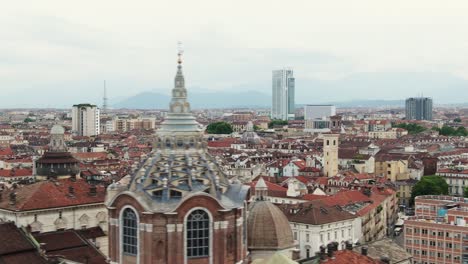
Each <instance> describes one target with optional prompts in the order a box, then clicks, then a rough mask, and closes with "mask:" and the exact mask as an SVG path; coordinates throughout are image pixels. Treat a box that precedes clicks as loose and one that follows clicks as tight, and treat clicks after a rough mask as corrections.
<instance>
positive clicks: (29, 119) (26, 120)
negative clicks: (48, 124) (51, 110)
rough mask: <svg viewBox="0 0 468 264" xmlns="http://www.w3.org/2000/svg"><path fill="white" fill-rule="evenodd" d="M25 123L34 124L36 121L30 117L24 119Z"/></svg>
mask: <svg viewBox="0 0 468 264" xmlns="http://www.w3.org/2000/svg"><path fill="white" fill-rule="evenodd" d="M24 122H25V123H30V122H34V119H32V118H30V117H26V118H25V119H24Z"/></svg>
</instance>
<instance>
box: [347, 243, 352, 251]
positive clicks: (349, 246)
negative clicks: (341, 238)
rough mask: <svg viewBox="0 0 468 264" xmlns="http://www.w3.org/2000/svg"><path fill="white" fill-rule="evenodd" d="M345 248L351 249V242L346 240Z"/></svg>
mask: <svg viewBox="0 0 468 264" xmlns="http://www.w3.org/2000/svg"><path fill="white" fill-rule="evenodd" d="M346 249H347V250H353V243H351V242H349V241H346Z"/></svg>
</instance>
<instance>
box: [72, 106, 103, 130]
mask: <svg viewBox="0 0 468 264" xmlns="http://www.w3.org/2000/svg"><path fill="white" fill-rule="evenodd" d="M99 118H100V111H99V108H98V107H97V106H96V105H92V104H77V105H74V106H73V108H72V130H73V132H74V133H76V134H77V135H78V136H85V137H89V136H95V135H99V133H100V126H99Z"/></svg>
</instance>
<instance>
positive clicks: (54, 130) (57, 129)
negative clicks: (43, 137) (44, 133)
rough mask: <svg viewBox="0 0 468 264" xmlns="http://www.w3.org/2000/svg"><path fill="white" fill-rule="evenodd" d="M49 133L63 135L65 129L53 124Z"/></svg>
mask: <svg viewBox="0 0 468 264" xmlns="http://www.w3.org/2000/svg"><path fill="white" fill-rule="evenodd" d="M50 134H54V135H63V134H65V129H64V128H63V126H61V125H54V126H53V127H52V129H51V130H50Z"/></svg>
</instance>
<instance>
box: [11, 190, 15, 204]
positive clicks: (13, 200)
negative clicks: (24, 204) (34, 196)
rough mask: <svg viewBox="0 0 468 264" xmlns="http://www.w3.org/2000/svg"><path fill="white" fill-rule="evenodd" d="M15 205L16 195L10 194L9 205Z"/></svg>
mask: <svg viewBox="0 0 468 264" xmlns="http://www.w3.org/2000/svg"><path fill="white" fill-rule="evenodd" d="M15 204H16V193H15V192H11V193H10V205H15Z"/></svg>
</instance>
